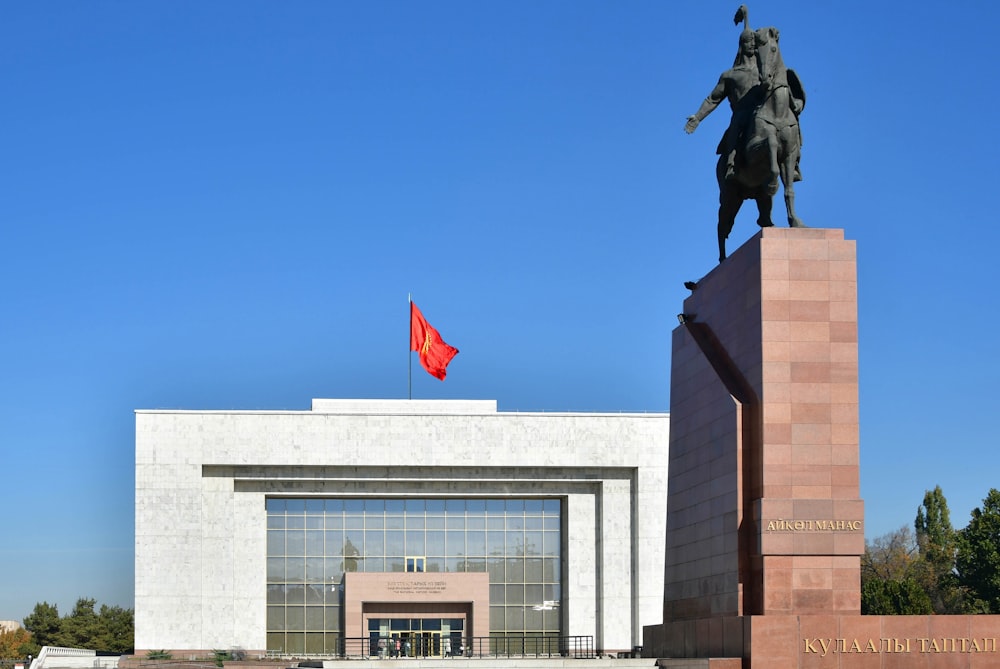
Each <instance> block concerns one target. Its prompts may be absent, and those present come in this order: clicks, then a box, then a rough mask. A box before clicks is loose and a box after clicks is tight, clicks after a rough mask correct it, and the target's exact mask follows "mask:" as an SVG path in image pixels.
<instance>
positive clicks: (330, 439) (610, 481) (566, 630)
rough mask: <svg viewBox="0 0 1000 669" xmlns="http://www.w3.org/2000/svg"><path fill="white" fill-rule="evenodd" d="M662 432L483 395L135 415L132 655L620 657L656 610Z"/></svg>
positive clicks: (658, 424)
mask: <svg viewBox="0 0 1000 669" xmlns="http://www.w3.org/2000/svg"><path fill="white" fill-rule="evenodd" d="M668 436H669V417H668V415H667V414H664V413H659V414H635V413H621V414H593V413H591V414H584V413H508V412H499V411H497V407H496V402H495V401H480V400H469V401H464V400H459V401H455V400H328V399H317V400H313V403H312V408H311V410H309V411H180V410H139V411H137V412H136V495H135V504H136V507H135V542H136V543H135V626H136V629H135V634H136V636H135V645H136V653H137V654H142V653H144V652H145V651H148V650H159V649H167V650H170V651H173V652H175V653H176V654H177V656H180V657H183V656H184V655H185V654H192V655H193V654H197V653H199V652H204V651H208V650H212V649H234V648H236V649H242V650H245V651H247V652H248V653H260V654H262V653H270V654H274V655H279V656H299V657H301V656H316V657H323V656H332V655H335V654H337V653H338V652H343V649H344V648H345V642H350V641H354V640H356V641H358V642H361V640H364V639H371V640H372V643H373V646H372V648H374V644H375V643H376V642H377V643H378V644H379V646H378V649H379V651H380V652H381V651H383V650H384V651H385V652H387V654H388V653H391V652H395V651H396V647H397V646H399V648H400V649H402V647H403V645H404V644H406V646H407V647H408V648H409V647H413V648H416V647H420V648H421V649H422V654H425V655H432V656H445V655H452V654H456V651H458V650H459V649H461V648H462V647H463V644H466V643H469V642H470V640H473V639H477V640H480V641H482V640H484V639H485V640H487V641H489V640H493V641H494V642H496V640H498V639H521V640H523V639H525V638H567V637H590V638H592V639H593V644H594V648H595V650H597V651H598V652H619V651H627V650H630V649H631V648H632V647H633V646H635V645H638V644H641V642H642V627H643V625H649V624H653V623H659V622H660V620H661V618H662V603H663V599H662V593H663V579H664V574H663V564H664V561H663V558H664V541H663V537H664V531H665V518H666V482H667V458H666V454H667V443H668ZM376 640H377V641H376Z"/></svg>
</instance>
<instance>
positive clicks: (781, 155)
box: [684, 5, 806, 262]
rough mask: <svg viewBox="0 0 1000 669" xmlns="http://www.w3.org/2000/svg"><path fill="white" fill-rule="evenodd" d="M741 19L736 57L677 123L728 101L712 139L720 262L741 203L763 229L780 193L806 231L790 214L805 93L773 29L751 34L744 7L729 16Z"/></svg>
mask: <svg viewBox="0 0 1000 669" xmlns="http://www.w3.org/2000/svg"><path fill="white" fill-rule="evenodd" d="M740 21H742V22H743V26H744V27H743V32H742V34H741V35H740V47H739V52H738V53H737V55H736V61H735V62H734V63H733V67H732V68H730V69H729V70H726V71H725V72H723V73H722V76H720V77H719V83H718V84H716V86H715V88H714V89H712V92H711V93H709V95H708V97H707V98H705V101H704V102H702V103H701V107H700V108H699V109H698V111H697V112H696V113H695V114H693V115H692V116H689V117H688V120H687V124H686V125H685V126H684V129H685V131H687V132H688V133H692V132H694V130H695V128H697V127H698V124H699V123H701V120H702V119H704V118H705V117H706V116H708V115H709V114H710V113H712V111H714V110H715V108H716V107H718V106H719V105H720V104H721V103H722V101H723V100H729V104H730V107H732V110H733V115H732V119H731V121H730V123H729V127H728V128H727V129H726V132H725V134H724V135H723V136H722V141H720V142H719V147H718V151H717V152H718V154H719V162H718V165H717V166H716V177H717V178H718V181H719V226H718V232H719V262H722V261H723V260H725V258H726V239H727V238H728V237H729V233H730V232H731V231H732V229H733V223H734V221H735V220H736V214H737V212H739V210H740V207H741V206H742V205H743V201H744V200H755V201H756V202H757V211H758V217H757V225H759V226H761V227H762V228H763V227H770V226H772V225H774V223H772V222H771V208H772V200H773V197H774V195H775V194H776V193H777V192H778V180H779V179H780V180H781V184H782V186H783V188H784V194H785V209H786V211H787V213H788V224H789V225H790V226H791V227H805V224H804V223H802V221H801V220H799V218H798V216H796V215H795V186H794V183H795V182H796V181H799V180H801V178H802V176H801V174H800V172H799V154H800V150H801V148H802V133H801V131H800V129H799V114H800V113H801V112H802V110H803V109H804V108H805V104H806V96H805V92H804V91H803V89H802V83H801V82H800V81H799V78H798V75H796V74H795V70H792V69H789V68H787V67H785V63H784V60H782V58H781V49H780V48H779V47H778V29H777V28H759V29H757V30H751V29H750V26H749V16H748V13H747V8H746V6H745V5H741V6H740V8H739V10H737V12H736V18H735V22H736V23H737V24H739V23H740Z"/></svg>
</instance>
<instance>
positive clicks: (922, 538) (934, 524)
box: [913, 486, 968, 614]
mask: <svg viewBox="0 0 1000 669" xmlns="http://www.w3.org/2000/svg"><path fill="white" fill-rule="evenodd" d="M913 526H914V529H915V530H916V533H917V546H918V548H919V549H920V562H919V563H918V565H917V569H916V571H915V574H914V578H915V579H916V580H917V582H919V583H920V585H921V587H923V589H924V591H926V593H927V595H928V596H929V597H930V600H931V604H932V605H933V607H934V613H940V614H960V613H965V612H966V611H967V608H968V607H967V605H966V597H965V593H964V592H963V590H962V588H961V587H960V586H959V583H958V579H957V578H956V576H955V559H956V555H957V551H958V548H957V544H958V535H957V533H956V532H955V529H954V528H953V527H952V526H951V516H950V513H949V511H948V501H947V500H946V499H945V496H944V493H943V492H942V491H941V486H935V487H934V490H928V491H927V492H926V493H925V494H924V503H923V504H922V505H921V506H920V507H918V508H917V517H916V519H915V520H914V523H913Z"/></svg>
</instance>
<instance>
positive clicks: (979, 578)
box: [955, 488, 1000, 613]
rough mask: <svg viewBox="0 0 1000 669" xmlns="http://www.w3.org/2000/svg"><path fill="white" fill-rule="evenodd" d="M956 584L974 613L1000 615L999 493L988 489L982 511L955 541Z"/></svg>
mask: <svg viewBox="0 0 1000 669" xmlns="http://www.w3.org/2000/svg"><path fill="white" fill-rule="evenodd" d="M955 564H956V569H957V571H958V582H959V583H960V584H961V585H963V586H964V587H965V588H966V589H967V590H968V592H969V595H970V598H971V599H972V600H973V604H972V609H973V611H974V612H976V613H1000V491H998V490H997V489H996V488H991V489H990V491H989V493H988V494H987V495H986V498H985V499H984V500H983V506H982V508H976V509H973V511H972V519H971V520H970V521H969V524H968V525H967V526H966V528H965V529H964V530H962V531H961V532H960V533H959V537H958V557H957V559H956V561H955Z"/></svg>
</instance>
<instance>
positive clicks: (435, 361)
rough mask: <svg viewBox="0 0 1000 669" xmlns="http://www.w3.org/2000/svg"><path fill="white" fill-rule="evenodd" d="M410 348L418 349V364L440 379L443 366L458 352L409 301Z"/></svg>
mask: <svg viewBox="0 0 1000 669" xmlns="http://www.w3.org/2000/svg"><path fill="white" fill-rule="evenodd" d="M410 350H411V351H420V364H421V365H423V367H424V369H426V370H427V373H428V374H430V375H431V376H434V377H437V378H439V379H441V380H442V381H444V377H445V375H446V374H447V372H446V371H445V368H446V367H447V366H448V363H449V362H451V359H452V358H454V357H455V355H456V354H458V349H457V348H455V347H454V346H449V345H448V344H446V343H444V340H443V339H441V335H440V334H438V331H437V330H435V329H434V328H433V327H431V324H430V323H428V322H427V319H425V318H424V315H423V314H422V313H420V309H417V305H416V304H414V303H413V302H410Z"/></svg>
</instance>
